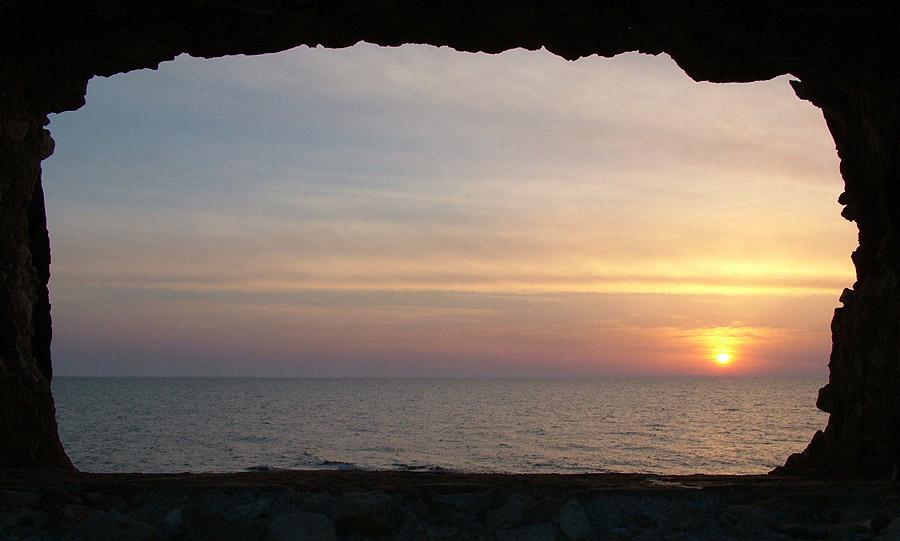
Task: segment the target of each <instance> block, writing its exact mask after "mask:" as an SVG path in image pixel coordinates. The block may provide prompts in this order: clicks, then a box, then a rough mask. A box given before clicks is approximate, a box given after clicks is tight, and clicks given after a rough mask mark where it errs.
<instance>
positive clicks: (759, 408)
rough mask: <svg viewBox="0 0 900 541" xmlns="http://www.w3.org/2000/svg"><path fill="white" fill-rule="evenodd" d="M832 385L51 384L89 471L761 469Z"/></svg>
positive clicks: (717, 381) (786, 447) (803, 427)
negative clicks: (824, 388) (821, 390)
mask: <svg viewBox="0 0 900 541" xmlns="http://www.w3.org/2000/svg"><path fill="white" fill-rule="evenodd" d="M822 384H824V381H822V380H821V379H810V378H779V379H775V378H758V379H757V378H675V379H662V378H653V379H640V378H609V379H601V378H589V379H315V378H297V379H290V378H288V379H267V378H66V377H57V378H55V379H54V380H53V392H54V396H55V398H56V407H57V420H58V422H59V430H60V435H61V438H62V440H63V444H64V445H65V447H66V450H67V451H68V453H69V456H70V457H71V458H72V460H73V462H74V463H75V465H76V466H77V467H78V468H79V469H81V470H82V471H89V472H128V471H141V472H207V471H215V472H230V471H242V470H247V469H257V468H259V469H265V468H288V469H375V470H433V471H440V470H451V471H464V472H510V473H550V472H552V473H580V472H645V473H663V474H690V473H716V474H760V473H765V472H767V471H769V470H771V469H772V468H774V467H775V466H778V465H781V464H783V463H784V459H785V458H786V457H787V456H788V455H789V454H790V453H792V452H797V451H801V450H803V449H804V448H805V446H806V444H807V443H808V442H809V439H810V438H811V437H812V435H813V433H814V432H815V431H816V430H817V429H821V428H823V427H824V426H825V423H826V420H827V415H826V414H824V413H822V412H820V411H818V410H817V409H816V408H815V399H816V391H817V389H818V388H819V387H820V386H822Z"/></svg>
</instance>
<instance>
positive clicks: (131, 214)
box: [45, 53, 836, 367]
mask: <svg viewBox="0 0 900 541" xmlns="http://www.w3.org/2000/svg"><path fill="white" fill-rule="evenodd" d="M529 54H538V53H529ZM253 61H254V62H258V61H259V60H258V59H253ZM559 62H562V61H561V60H560V61H559ZM569 68H572V66H568V65H567V66H564V69H569ZM150 75H151V76H152V77H158V76H161V75H160V74H155V73H153V74H150ZM679 75H680V76H681V77H682V79H684V80H685V82H687V83H688V84H690V85H696V83H694V82H692V81H690V80H688V79H687V78H686V77H684V75H683V74H681V73H680V72H679ZM722 90H723V89H722V88H716V89H715V91H716V92H718V91H722ZM782 90H783V91H785V93H787V89H786V88H784V89H782ZM173 92H174V91H173ZM789 97H790V99H792V100H794V101H796V100H795V99H794V98H793V97H792V96H789ZM91 99H92V98H90V97H89V102H88V107H90V106H91ZM797 103H798V104H799V105H803V104H802V103H801V102H797ZM229 110H231V109H230V108H229ZM84 113H85V112H82V113H77V114H84ZM179 114H181V113H179ZM54 122H55V121H54ZM50 129H51V130H53V129H55V125H54V124H51V126H50ZM197 129H198V130H200V131H202V130H203V127H202V126H201V127H198V128H197ZM57 137H59V136H58V135H57ZM60 143H61V148H68V147H69V146H70V145H68V144H66V143H65V142H63V141H62V140H60ZM178 144H181V142H180V141H179V142H178ZM157 145H159V142H155V143H151V144H148V145H146V146H148V147H153V148H156V147H157ZM259 146H261V145H256V147H257V148H258V147H259ZM59 152H62V150H60V151H59ZM59 152H58V153H57V157H55V158H51V160H50V162H48V166H49V164H50V163H52V161H53V160H56V159H58V158H59ZM156 152H159V151H158V150H157V151H156ZM80 153H81V152H79V154H80ZM197 154H202V152H199V153H197ZM590 159H591V158H589V160H590ZM660 161H663V160H661V159H660ZM172 163H173V162H172V160H169V166H172ZM143 167H144V166H143V164H142V163H141V165H140V167H139V168H143ZM175 167H178V166H177V165H176V166H175ZM45 169H47V168H46V167H45ZM62 169H64V170H65V171H70V169H69V168H68V167H63V168H62ZM167 176H168V175H167ZM832 180H836V179H832ZM45 181H46V182H48V184H47V185H48V193H49V194H50V199H51V200H52V198H53V189H52V188H51V187H50V186H51V185H50V179H49V173H48V172H47V171H45ZM201 181H202V180H201ZM719 181H721V179H719ZM66 182H71V181H70V180H67V181H66ZM177 182H180V181H177ZM216 182H219V180H217V181H216ZM667 182H674V181H667ZM116 183H117V184H118V181H117V182H116ZM251 184H252V183H251ZM833 188H834V187H832V189H833ZM150 189H151V190H153V189H155V188H153V187H152V186H151V187H150ZM657 195H659V194H658V192H657ZM835 195H836V194H835ZM827 198H828V200H829V201H831V200H833V199H834V195H829V196H827ZM238 199H240V198H238ZM232 204H233V203H229V205H232ZM70 212H72V213H73V214H77V213H75V212H74V211H72V210H70ZM120 212H121V211H120ZM53 214H59V212H53V211H52V209H51V216H52V215H53ZM80 214H83V215H92V214H93V213H92V212H88V211H87V209H85V211H83V212H80ZM125 215H127V216H129V219H132V220H133V219H134V218H135V217H136V215H135V212H134V210H133V209H132V210H131V211H130V212H127V213H125ZM121 227H122V226H121V225H118V226H112V229H113V230H118V229H120V228H121ZM71 229H72V230H74V231H78V230H79V229H83V227H82V228H71ZM62 230H63V231H65V230H66V228H62ZM51 233H53V232H51ZM173 233H174V232H173V231H170V232H168V233H166V234H165V235H162V236H164V237H166V236H170V235H172V234H173ZM156 236H158V235H156ZM103 237H104V238H108V236H107V235H105V234H104V235H103ZM54 238H56V239H57V241H56V248H55V250H56V253H57V254H58V256H57V257H59V254H61V253H63V252H62V250H63V247H62V245H63V244H64V243H63V242H62V239H60V238H59V237H56V234H55V233H54ZM138 244H144V242H140V243H138ZM154 250H155V251H156V252H157V253H160V252H162V253H165V252H166V250H164V249H159V247H155V248H154ZM195 253H196V252H195ZM151 255H152V254H150V253H147V254H143V255H141V256H138V257H137V260H138V261H147V260H148V259H150V257H149V256H151ZM170 266H172V267H176V268H179V270H180V268H181V267H179V265H178V264H177V263H175V264H171V263H170ZM109 281H110V280H104V282H105V283H108V282H109ZM113 281H115V279H113ZM132 300H133V299H132ZM831 302H833V301H831ZM60 304H62V303H61V302H60V301H59V300H57V301H56V306H57V308H56V310H57V313H60V312H61V310H60ZM79 313H80V314H81V315H77V314H76V313H75V312H72V317H73V319H72V322H73V323H75V322H76V319H75V318H81V319H83V318H84V315H83V313H81V312H79ZM112 319H115V320H120V319H121V321H122V322H123V325H127V323H126V321H127V319H125V318H120V317H114V318H112ZM56 321H57V323H58V327H59V326H60V325H61V326H62V327H63V328H65V324H66V320H64V319H63V318H61V317H59V316H57V319H56ZM101 327H102V326H101ZM131 327H135V325H131ZM822 327H823V331H824V330H825V329H827V322H823V323H822ZM104 330H106V331H108V329H104ZM191 334H192V335H195V333H191ZM195 336H196V335H195ZM125 341H126V342H131V343H140V339H139V338H134V337H132V339H131V340H125ZM61 343H62V342H61V340H60V338H59V337H58V338H57V344H61ZM182 347H183V346H182ZM151 354H153V352H151ZM57 359H58V360H57V366H58V367H59V365H60V361H59V359H60V355H59V354H57Z"/></svg>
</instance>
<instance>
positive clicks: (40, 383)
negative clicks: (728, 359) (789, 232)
mask: <svg viewBox="0 0 900 541" xmlns="http://www.w3.org/2000/svg"><path fill="white" fill-rule="evenodd" d="M881 4H883V5H881ZM881 4H860V5H854V4H848V3H827V2H826V3H823V2H821V1H820V0H798V1H796V2H790V3H784V2H775V1H773V0H763V1H756V2H744V3H735V2H709V1H705V0H694V1H686V2H670V1H665V2H664V1H661V0H652V1H649V0H644V1H639V0H634V1H621V2H594V3H590V2H574V1H573V2H566V1H545V2H512V1H497V2H472V3H468V2H436V3H435V2H414V1H410V0H405V1H404V0H397V1H387V0H372V1H368V2H333V1H326V0H178V1H172V0H166V1H162V2H145V3H132V2H108V1H97V0H93V1H86V2H61V3H54V2H29V1H25V0H9V1H6V2H3V3H2V4H0V47H2V50H3V51H4V54H3V55H0V419H2V424H0V466H28V467H57V468H66V467H71V464H70V463H69V461H68V459H67V458H66V457H65V454H64V452H63V451H62V448H61V446H60V445H59V441H58V437H57V436H56V426H55V421H54V420H53V401H52V397H51V395H50V390H49V381H50V377H51V376H52V369H51V362H50V349H49V345H50V313H49V310H50V305H49V302H48V298H47V292H46V283H47V279H48V277H49V269H48V266H49V244H48V240H47V235H46V227H45V222H44V218H43V203H42V199H43V197H42V192H41V188H40V161H41V159H43V158H45V157H46V156H48V155H49V154H50V153H51V152H52V150H53V144H52V139H50V138H49V135H48V134H47V133H46V131H45V130H43V128H42V126H44V125H46V115H47V113H49V112H54V111H63V110H74V109H77V108H78V107H80V106H81V105H82V104H83V103H84V94H85V88H86V84H87V81H88V80H89V79H90V78H91V77H92V76H94V75H112V74H115V73H120V72H124V71H129V70H134V69H139V68H145V67H155V66H157V65H158V64H159V62H162V61H165V60H169V59H172V58H174V57H175V56H177V55H178V54H180V53H183V52H187V53H190V54H192V55H194V56H203V57H214V56H222V55H228V54H261V53H266V52H274V51H279V50H284V49H287V48H290V47H294V46H297V45H301V44H306V45H319V44H321V45H324V46H327V47H344V46H349V45H352V44H354V43H356V42H358V41H361V40H364V41H368V42H372V43H377V44H381V45H400V44H403V43H428V44H433V45H449V46H451V47H454V48H456V49H459V50H465V51H484V52H500V51H503V50H506V49H510V48H514V47H524V48H527V49H537V48H540V47H546V48H547V49H548V50H550V51H551V52H553V53H556V54H558V55H560V56H563V57H565V58H569V59H574V58H578V57H580V56H586V55H590V54H600V55H603V56H613V55H615V54H618V53H621V52H626V51H641V52H646V53H654V54H655V53H660V52H666V53H669V54H670V55H671V56H672V57H673V58H674V59H675V61H676V62H677V63H678V64H679V65H680V66H681V67H682V68H683V69H684V70H685V71H686V72H687V73H688V75H690V76H691V77H693V78H694V79H696V80H708V81H716V82H725V81H733V82H740V81H753V80H760V79H768V78H771V77H774V76H777V75H781V74H784V73H791V74H792V75H794V76H795V77H796V78H797V79H799V81H798V82H797V83H795V90H796V92H797V94H798V95H799V96H800V97H801V98H803V99H807V100H809V101H811V102H812V103H814V104H815V105H817V106H818V107H820V108H821V109H822V111H823V112H824V115H825V119H826V121H827V123H828V126H829V128H830V129H831V132H832V134H833V135H834V138H835V142H836V145H837V149H838V153H839V155H840V158H841V172H842V174H843V176H844V179H845V181H846V189H845V192H844V194H843V195H842V196H841V202H842V203H843V204H844V205H845V208H844V210H843V216H844V217H846V218H847V219H850V220H853V221H854V222H856V223H857V225H858V226H859V231H860V246H859V249H858V250H856V252H855V253H854V256H853V260H854V263H855V265H856V268H857V281H856V283H855V284H854V285H853V288H852V290H847V291H846V292H845V294H844V295H843V296H842V301H843V303H844V306H843V307H842V308H840V309H838V310H837V311H836V313H835V317H834V322H833V324H832V329H833V334H834V347H833V352H832V355H831V360H830V364H829V366H830V368H831V376H830V383H829V386H828V387H827V389H826V390H825V391H823V393H822V394H821V396H820V401H819V403H820V405H821V406H822V407H823V408H825V409H827V410H828V411H829V412H830V413H831V417H830V420H829V423H828V426H827V428H826V429H825V431H824V432H823V433H821V434H820V435H817V436H815V437H814V438H813V441H812V442H811V443H810V445H809V447H808V448H807V450H806V451H805V452H804V453H802V454H798V455H794V456H793V457H792V458H791V459H790V460H789V461H788V463H787V464H786V466H785V468H783V469H782V470H781V471H782V472H785V473H788V472H795V473H816V474H823V475H843V476H857V477H877V478H893V477H896V476H897V473H898V468H900V465H898V464H897V458H896V457H900V413H898V412H900V393H897V392H896V391H895V390H896V389H897V388H898V385H900V363H898V359H900V324H898V322H900V182H898V181H900V178H898V177H900V133H898V132H900V111H898V98H897V96H900V92H898V91H900V68H898V66H900V62H898V60H900V58H898V57H900V46H898V45H900V43H898V41H900V38H898V36H900V32H898V26H900V24H898V21H900V6H897V5H895V6H893V7H891V6H889V5H888V3H881ZM886 6H887V7H886Z"/></svg>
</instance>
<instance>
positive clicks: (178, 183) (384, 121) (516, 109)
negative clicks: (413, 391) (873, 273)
mask: <svg viewBox="0 0 900 541" xmlns="http://www.w3.org/2000/svg"><path fill="white" fill-rule="evenodd" d="M787 81H788V78H787V77H782V78H778V79H776V80H773V81H769V82H766V83H754V84H750V85H713V84H709V83H695V82H693V81H691V80H690V79H688V78H687V77H686V76H685V75H684V74H683V73H682V72H681V71H680V70H679V69H678V68H677V66H675V64H674V63H673V62H672V61H671V60H670V59H668V58H667V57H648V56H643V55H636V54H630V55H623V56H620V57H617V58H615V59H611V60H610V59H600V58H596V57H591V58H586V59H581V60H579V61H577V62H567V61H564V60H562V59H560V58H557V57H554V56H553V55H551V54H549V53H547V52H546V51H538V52H527V51H521V50H517V51H510V52H507V53H503V54H501V55H493V56H491V55H483V54H465V53H458V52H455V51H451V50H449V49H437V48H433V47H424V46H404V47H402V48H399V49H386V48H378V47H375V46H370V45H358V46H356V47H353V48H351V49H346V50H325V49H315V50H310V49H307V48H299V49H296V50H293V51H288V52H285V53H281V54H278V55H267V56H264V57H255V58H248V57H232V58H222V59H215V60H200V59H192V58H189V57H180V58H179V59H177V60H176V61H174V62H169V63H164V64H163V65H161V66H160V69H159V70H156V71H153V70H143V71H139V72H134V73H130V74H125V75H119V76H115V77H112V78H109V79H104V78H95V79H94V80H92V81H91V83H90V85H89V91H88V98H87V105H86V106H85V107H84V108H82V109H81V110H79V111H77V112H72V113H65V114H62V115H56V116H54V117H53V118H52V123H51V125H50V127H49V128H50V130H51V132H52V133H53V136H54V138H55V139H56V141H57V150H56V154H55V155H54V156H53V157H51V158H50V159H48V160H47V161H45V162H44V182H45V186H46V192H47V205H48V212H49V222H50V223H49V226H50V231H51V239H52V246H53V267H52V272H53V276H52V280H51V302H52V303H53V317H54V343H53V355H54V362H55V366H56V371H57V373H60V374H72V375H77V374H109V375H145V374H149V375H298V376H305V375H544V374H548V375H570V374H571V375H584V374H612V373H616V374H619V373H626V374H669V373H675V374H680V373H709V371H710V370H714V369H717V368H710V365H709V363H708V358H707V357H708V356H709V355H708V354H709V352H708V351H706V349H709V348H711V347H719V346H714V345H710V344H711V343H712V342H710V340H713V338H710V337H718V338H715V340H719V341H720V342H721V341H723V340H724V341H723V342H721V343H722V344H725V343H726V342H727V343H728V344H731V345H730V346H727V347H731V348H733V349H734V350H735V351H734V352H733V353H734V357H735V362H734V363H733V365H734V370H735V371H736V372H740V373H817V374H824V373H825V372H826V364H827V355H828V351H829V347H830V338H829V336H830V335H829V331H828V321H829V320H830V315H831V311H832V310H833V308H834V307H835V306H837V298H838V296H839V294H840V290H841V288H842V287H846V286H849V285H850V284H851V283H852V281H853V270H852V266H851V264H850V259H849V254H850V252H851V251H852V249H853V248H854V247H855V229H854V227H853V225H852V224H850V223H847V222H844V221H843V220H842V219H841V218H840V217H839V212H840V207H839V205H838V204H837V203H836V198H837V195H838V194H839V193H840V192H841V186H842V184H841V179H840V176H839V174H838V167H837V157H836V155H835V152H834V145H833V142H832V141H831V139H830V136H829V134H828V132H827V130H826V128H825V124H824V121H823V120H822V117H821V113H820V111H818V110H817V109H815V108H814V107H813V106H812V105H810V104H808V103H805V102H802V101H800V100H798V99H797V98H796V97H794V96H793V94H792V92H791V90H790V87H789V85H788V82H787ZM726 335H727V336H726ZM723 336H724V337H725V338H722V337H723ZM715 340H713V341H715ZM735 344H738V346H735ZM721 347H726V346H725V345H722V346H721ZM704 348H706V349H704ZM741 360H743V363H741V362H740V361H741ZM741 367H742V368H741Z"/></svg>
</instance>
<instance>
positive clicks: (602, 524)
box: [0, 471, 900, 541]
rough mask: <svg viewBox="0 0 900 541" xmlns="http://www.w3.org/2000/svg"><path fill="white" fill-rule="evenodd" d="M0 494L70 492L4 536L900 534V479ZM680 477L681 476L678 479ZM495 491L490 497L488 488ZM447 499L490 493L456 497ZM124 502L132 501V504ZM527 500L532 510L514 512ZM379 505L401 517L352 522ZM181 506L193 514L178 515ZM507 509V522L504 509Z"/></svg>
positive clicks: (163, 483)
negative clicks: (346, 514)
mask: <svg viewBox="0 0 900 541" xmlns="http://www.w3.org/2000/svg"><path fill="white" fill-rule="evenodd" d="M3 473H5V474H6V475H2V476H0V490H4V489H5V490H7V492H6V493H7V494H9V493H13V492H14V493H16V494H33V495H34V494H37V493H41V492H44V490H45V486H46V485H47V484H54V485H58V486H60V487H63V488H61V490H64V491H65V493H66V498H65V499H66V501H67V502H68V503H66V504H65V505H64V506H62V507H60V508H54V509H51V508H38V509H34V508H32V504H33V500H34V499H35V498H33V497H25V498H18V499H16V505H18V503H23V504H24V505H23V506H22V507H16V506H12V507H4V508H0V539H4V540H5V539H26V538H28V537H29V536H33V537H32V538H36V539H268V540H277V539H316V540H323V541H325V540H335V539H341V540H355V539H356V540H358V539H409V540H417V541H418V540H420V539H454V540H455V539H484V540H499V539H510V540H525V539H535V540H553V539H556V540H560V541H564V540H571V539H645V540H667V539H668V540H682V541H686V540H698V541H699V540H709V541H719V540H722V539H753V540H768V539H779V540H789V539H817V538H818V539H822V538H827V539H853V540H861V539H897V538H898V537H897V536H898V533H900V485H898V484H897V483H892V482H888V481H881V482H859V481H840V482H835V481H820V480H811V479H798V478H783V477H774V476H755V477H752V476H747V477H732V476H690V477H682V478H674V479H673V478H666V479H664V480H665V481H667V482H668V484H666V485H663V484H660V483H659V481H660V478H659V477H657V476H641V475H604V474H599V475H518V476H516V475H477V474H469V475H467V474H453V473H433V474H429V473H424V472H361V471H356V472H346V471H345V472H334V471H332V472H328V471H325V472H321V471H320V472H270V473H258V472H249V473H238V474H197V475H179V474H171V475H146V474H145V475H134V474H133V475H127V474H126V475H114V474H113V475H109V474H107V475H104V474H78V473H62V474H61V473H54V474H52V475H51V474H48V475H39V474H38V475H36V474H35V472H33V471H31V472H25V471H20V472H13V473H12V474H8V472H3ZM672 481H677V482H672ZM486 494H489V496H488V497H482V496H484V495H486ZM448 501H458V502H479V503H478V504H477V505H468V504H464V505H462V506H457V505H448V504H447V502H448ZM122 502H124V506H123V505H121V503H122ZM519 506H524V507H525V509H526V512H525V513H516V514H515V516H513V515H512V514H510V513H508V512H507V511H508V509H509V508H511V507H519ZM342 508H346V509H347V510H348V511H350V512H351V513H353V514H357V515H361V514H367V513H373V512H377V513H379V514H382V515H383V516H385V517H391V518H390V519H387V520H383V521H380V524H379V525H378V526H377V528H374V529H373V528H372V527H371V525H369V524H367V523H366V522H365V521H355V520H351V521H347V522H344V523H343V524H342V525H339V524H337V523H335V522H334V521H333V519H332V518H330V517H334V516H336V515H337V513H339V511H340V510H341V509H342ZM174 515H179V516H181V517H183V520H181V519H179V520H175V519H174V518H173V517H174ZM497 515H504V516H506V517H507V520H504V521H495V520H493V518H492V517H494V516H497Z"/></svg>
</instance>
